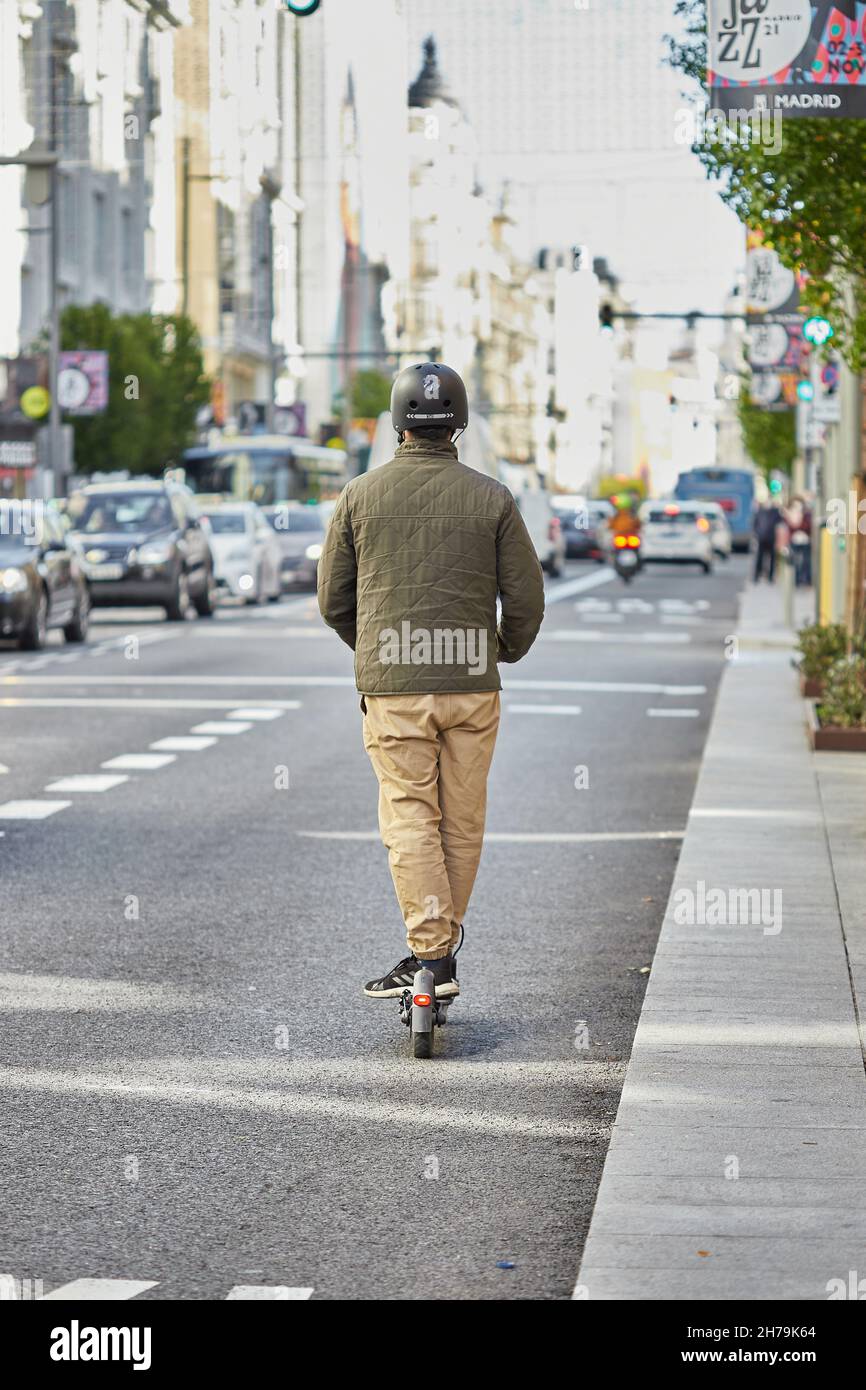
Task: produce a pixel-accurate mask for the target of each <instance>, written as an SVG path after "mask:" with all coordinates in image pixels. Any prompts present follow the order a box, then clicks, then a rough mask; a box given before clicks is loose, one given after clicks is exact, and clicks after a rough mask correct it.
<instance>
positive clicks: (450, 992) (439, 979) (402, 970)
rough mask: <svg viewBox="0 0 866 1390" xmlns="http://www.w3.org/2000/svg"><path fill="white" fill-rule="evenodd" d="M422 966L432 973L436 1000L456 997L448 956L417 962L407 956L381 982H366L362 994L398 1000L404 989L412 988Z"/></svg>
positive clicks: (458, 989)
mask: <svg viewBox="0 0 866 1390" xmlns="http://www.w3.org/2000/svg"><path fill="white" fill-rule="evenodd" d="M422 966H426V967H427V969H428V970H432V972H433V981H434V983H435V986H436V998H437V999H454V998H456V997H457V995H458V994H459V993H460V986H459V985H458V983H457V981H456V979H455V978H454V977H453V974H452V970H453V960H452V957H451V956H450V955H448V956H442V957H441V958H440V959H439V960H418V959H416V957H415V956H407V957H406V959H405V960H401V961H398V963H397V964H396V965H395V966H394V968H393V970H389V971H388V974H387V975H385V976H383V978H382V979H381V980H368V981H367V983H366V985H365V986H364V993H365V994H366V996H367V998H368V999H399V997H400V995H401V994H402V993H403V991H404V989H411V988H412V985H413V983H414V981H415V974H416V972H417V971H418V970H420V969H421V968H422Z"/></svg>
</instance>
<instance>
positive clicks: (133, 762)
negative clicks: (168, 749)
mask: <svg viewBox="0 0 866 1390" xmlns="http://www.w3.org/2000/svg"><path fill="white" fill-rule="evenodd" d="M176 761H177V759H176V756H175V754H174V753H121V754H120V755H119V756H118V757H116V758H109V759H108V761H107V762H105V763H100V764H99V766H100V767H109V768H118V769H120V768H126V769H128V771H130V772H133V771H138V772H149V771H151V770H155V769H156V768H158V767H167V766H168V764H169V763H173V762H176Z"/></svg>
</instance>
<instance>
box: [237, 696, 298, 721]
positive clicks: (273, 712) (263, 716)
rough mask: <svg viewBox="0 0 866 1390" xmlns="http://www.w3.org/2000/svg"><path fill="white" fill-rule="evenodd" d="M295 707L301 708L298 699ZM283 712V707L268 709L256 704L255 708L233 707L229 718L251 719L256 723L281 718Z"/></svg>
mask: <svg viewBox="0 0 866 1390" xmlns="http://www.w3.org/2000/svg"><path fill="white" fill-rule="evenodd" d="M295 707H296V708H299V703H298V701H295ZM282 713H283V711H282V710H281V709H266V708H264V707H263V706H256V707H255V708H253V709H233V710H232V711H231V712H230V714H229V719H251V720H252V721H253V723H254V724H260V723H265V722H266V721H267V720H270V719H279V717H280V715H281V714H282Z"/></svg>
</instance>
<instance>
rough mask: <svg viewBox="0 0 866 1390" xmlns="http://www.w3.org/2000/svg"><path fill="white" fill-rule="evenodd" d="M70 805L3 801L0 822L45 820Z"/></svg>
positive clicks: (65, 803) (47, 802)
mask: <svg viewBox="0 0 866 1390" xmlns="http://www.w3.org/2000/svg"><path fill="white" fill-rule="evenodd" d="M71 805H72V802H71V801H4V802H3V804H2V805H0V820H46V819H47V818H48V816H53V815H55V814H56V813H57V812H58V811H65V810H66V808H67V806H71Z"/></svg>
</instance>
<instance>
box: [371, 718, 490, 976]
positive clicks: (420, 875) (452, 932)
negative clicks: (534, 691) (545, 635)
mask: <svg viewBox="0 0 866 1390" xmlns="http://www.w3.org/2000/svg"><path fill="white" fill-rule="evenodd" d="M364 700H365V704H366V707H367V712H366V714H365V716H364V747H365V748H366V750H367V752H368V754H369V755H370V761H371V762H372V764H373V768H374V769H375V772H376V776H377V778H378V779H379V830H380V832H381V835H382V841H383V843H384V844H385V846H386V847H387V850H388V861H389V863H390V865H391V876H392V878H393V879H394V888H395V890H396V893H397V900H398V902H399V904H400V910H401V911H402V913H403V919H404V921H405V923H406V935H407V939H408V942H409V949H410V951H412V952H414V954H415V955H416V956H418V957H419V958H421V959H424V960H435V959H437V958H438V957H440V956H444V955H447V954H448V951H449V950H450V949H451V947H452V946H453V945H456V944H457V940H458V937H459V935H460V924H461V923H462V921H463V917H464V914H465V912H466V908H467V907H468V905H469V897H470V894H471V892H472V885H473V884H474V882H475V875H476V873H477V871H478V861H479V859H480V858H481V843H482V840H483V838H484V817H485V812H486V810H487V773H488V771H489V768H490V760H491V758H492V757H493V748H494V745H495V743H496V731H497V729H498V728H499V692H498V691H495V690H494V691H483V692H480V693H478V694H467V695H366V696H365V697H364Z"/></svg>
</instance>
